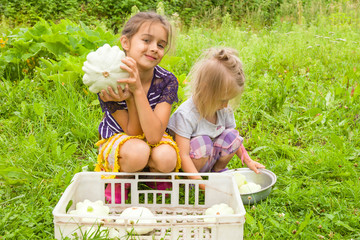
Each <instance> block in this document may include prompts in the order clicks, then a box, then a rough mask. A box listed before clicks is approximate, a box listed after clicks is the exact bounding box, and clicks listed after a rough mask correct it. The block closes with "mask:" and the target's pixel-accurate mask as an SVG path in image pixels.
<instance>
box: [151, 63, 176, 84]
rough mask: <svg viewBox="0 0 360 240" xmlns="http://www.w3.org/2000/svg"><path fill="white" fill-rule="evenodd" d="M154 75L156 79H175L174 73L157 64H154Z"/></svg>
mask: <svg viewBox="0 0 360 240" xmlns="http://www.w3.org/2000/svg"><path fill="white" fill-rule="evenodd" d="M154 75H155V78H157V79H163V80H164V81H177V79H176V77H175V75H174V74H173V73H172V72H170V71H168V70H166V69H165V68H163V67H160V66H159V65H157V66H155V69H154Z"/></svg>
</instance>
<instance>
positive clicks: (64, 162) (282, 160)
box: [0, 13, 360, 239]
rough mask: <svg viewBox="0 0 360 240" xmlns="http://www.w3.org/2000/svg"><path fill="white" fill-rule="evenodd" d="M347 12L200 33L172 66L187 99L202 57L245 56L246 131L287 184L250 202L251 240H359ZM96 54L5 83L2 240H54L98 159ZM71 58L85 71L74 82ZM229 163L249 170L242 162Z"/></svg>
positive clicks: (357, 115)
mask: <svg viewBox="0 0 360 240" xmlns="http://www.w3.org/2000/svg"><path fill="white" fill-rule="evenodd" d="M341 16H342V15H341V14H340V13H339V14H332V15H330V16H320V17H319V19H318V21H316V22H312V23H306V24H304V25H296V24H293V23H291V22H278V23H277V24H275V25H274V26H273V27H272V28H264V29H261V30H256V29H253V28H252V27H251V26H249V25H240V26H237V27H234V26H233V24H231V22H230V23H228V25H224V26H222V27H220V28H219V29H216V30H214V29H207V28H201V27H193V28H191V29H189V30H188V31H187V32H180V33H179V36H178V39H177V46H176V51H175V53H174V54H173V55H174V56H176V57H174V56H172V57H170V58H168V59H167V60H166V61H164V62H163V65H164V66H165V67H166V68H168V69H171V70H172V71H173V72H174V73H175V74H176V75H177V76H178V77H179V79H180V81H181V94H180V97H182V99H184V89H185V84H184V83H182V81H183V80H184V78H185V76H186V74H187V72H188V71H189V69H190V67H191V65H192V64H193V63H194V61H195V60H196V58H197V57H198V56H199V54H200V52H201V51H202V50H203V49H205V48H208V47H211V46H229V47H233V48H236V49H237V50H238V51H239V54H240V56H241V59H242V60H243V62H244V66H245V72H246V76H247V83H246V90H245V92H244V94H243V96H242V99H241V102H240V105H239V106H237V107H236V121H237V126H238V129H239V131H240V133H241V135H242V136H244V137H245V147H246V148H247V149H248V150H249V154H250V155H251V156H252V157H253V158H254V159H258V161H260V162H261V163H263V164H264V165H266V167H267V168H268V169H269V170H271V171H273V172H274V173H275V174H276V175H277V176H278V181H277V183H276V185H275V187H274V189H273V191H272V193H271V194H270V196H269V197H268V199H267V200H266V201H263V202H261V203H259V204H257V205H255V206H245V208H246V211H247V218H246V223H245V234H244V238H245V239H293V238H295V239H360V234H359V233H360V226H359V219H360V205H359V203H360V171H359V167H358V165H359V164H360V137H359V136H360V132H359V129H360V127H359V125H360V121H359V119H360V100H359V96H360V84H359V79H360V47H359V45H360V40H359V39H360V27H359V26H360V25H359V19H357V18H354V19H348V18H346V19H343V18H341V19H339V18H340V17H341ZM335 17H337V18H338V20H337V21H334V19H335ZM10 31H12V33H17V30H15V29H14V30H12V29H6V31H4V32H5V33H6V34H7V36H9V41H8V43H7V44H11V41H12V40H11V37H10V35H11V34H10ZM75 32H77V31H75ZM73 34H76V33H73ZM93 37H94V36H93ZM100 38H101V36H100ZM114 38H115V36H114ZM107 39H108V41H110V40H109V39H110V37H109V36H107ZM7 47H8V46H6V47H4V48H2V49H1V50H0V51H2V52H1V53H5V51H7V50H9V49H7ZM72 51H73V50H72ZM74 51H75V50H74ZM24 54H25V53H24ZM41 54H44V53H41ZM85 54H86V51H83V50H82V52H81V54H80V55H79V57H77V56H76V55H74V56H69V55H66V54H65V55H61V56H60V55H59V56H58V58H57V59H56V61H57V63H58V65H56V63H54V65H53V66H54V72H49V71H50V70H49V66H50V65H48V66H47V67H45V63H43V62H42V61H40V62H39V63H38V65H37V68H35V69H34V72H32V75H26V74H19V72H21V69H18V70H16V71H17V73H16V74H15V73H14V74H12V75H6V74H4V75H3V78H2V79H1V81H0V101H1V105H0V116H1V118H0V144H1V146H2V147H1V149H0V199H1V200H0V238H1V239H52V238H53V216H52V209H53V207H54V206H55V205H56V203H57V201H58V200H59V198H60V196H61V193H62V192H63V191H64V190H65V188H66V187H67V185H68V184H69V182H70V180H71V178H72V176H73V175H74V174H75V173H76V172H79V171H81V168H82V167H84V166H90V167H91V166H92V165H93V163H94V162H95V161H96V148H95V147H94V143H95V142H96V141H97V126H98V123H99V121H100V120H101V117H102V113H101V110H100V107H99V106H98V105H97V103H96V101H95V100H96V97H95V95H93V94H89V93H86V92H85V91H84V89H85V90H86V88H84V86H83V85H82V83H81V75H80V73H79V71H81V70H78V69H79V66H80V67H81V63H82V59H83V57H84V56H85ZM36 56H37V57H38V58H41V57H42V55H36ZM1 58H3V59H4V58H5V55H1ZM3 59H2V60H3ZM24 60H26V58H25V59H24ZM43 60H44V59H43ZM69 61H70V62H73V63H74V64H73V65H74V66H73V68H74V69H75V70H74V69H73V71H75V72H76V71H78V75H76V74H75V76H71V77H69V78H68V80H67V81H65V80H66V79H65V78H64V75H59V74H61V73H63V72H65V71H70V70H69V68H70V67H69V66H67V65H66V62H69ZM11 64H14V65H12V66H20V67H21V66H23V65H21V64H18V65H16V64H15V63H14V62H11ZM9 69H10V70H11V68H9ZM9 69H5V71H7V70H9ZM76 69H77V70H76ZM14 71H15V70H14ZM41 73H44V74H45V75H46V76H50V75H51V76H52V77H51V78H46V77H44V75H41ZM9 76H17V78H10V77H9ZM69 79H70V80H69ZM230 167H232V168H237V167H241V163H240V161H239V159H237V158H234V159H233V161H232V162H231V163H230Z"/></svg>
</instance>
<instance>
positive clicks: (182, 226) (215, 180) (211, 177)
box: [53, 172, 245, 240]
mask: <svg viewBox="0 0 360 240" xmlns="http://www.w3.org/2000/svg"><path fill="white" fill-rule="evenodd" d="M110 175H115V176H116V178H114V179H106V178H103V176H110ZM190 175H201V176H202V177H203V179H204V180H190V179H188V178H187V176H190ZM147 182H170V183H171V185H172V187H171V189H168V190H154V189H151V188H149V187H147V185H145V184H146V183H147ZM115 183H116V184H121V186H122V187H121V191H122V193H121V197H122V201H121V203H115V201H114V186H115V185H114V184H115ZM107 184H111V187H112V202H111V203H110V204H109V203H106V201H105V187H106V185H107ZM125 184H126V187H130V189H129V193H130V194H129V199H128V200H126V201H125V199H124V196H125V191H124V189H125V188H124V187H123V186H125ZM199 184H204V185H205V187H206V189H205V193H203V192H201V190H199ZM85 199H89V200H90V201H97V200H102V201H103V202H104V203H105V205H107V206H109V208H110V216H109V217H106V218H105V223H104V224H103V226H104V227H109V228H111V227H116V226H117V227H119V226H120V227H121V226H122V227H128V226H131V225H130V223H129V222H128V220H127V219H126V218H124V217H120V213H121V212H122V211H123V210H124V209H125V208H128V207H132V206H137V207H147V208H149V209H150V210H151V211H152V212H153V213H154V215H155V217H154V218H155V219H156V224H154V225H152V226H153V227H154V231H152V232H150V233H149V234H146V235H139V236H136V237H135V239H144V240H145V239H149V240H150V239H159V240H160V239H177V240H189V239H207V240H208V239H211V240H214V239H217V240H228V239H236V240H241V239H243V232H244V223H245V209H244V206H243V203H242V200H241V198H240V194H239V192H238V188H237V186H236V183H235V179H234V177H233V176H232V174H216V173H207V174H187V173H169V174H159V173H98V172H82V173H77V174H75V176H74V177H73V179H72V182H71V184H70V185H69V186H68V187H67V189H66V190H65V192H64V194H63V195H62V196H61V198H60V200H59V202H58V203H57V205H56V206H55V208H54V210H53V215H54V226H55V238H56V239H63V238H65V237H69V238H74V234H77V236H80V239H81V235H82V234H83V232H84V229H85V228H86V227H89V226H90V227H91V225H92V224H91V223H84V222H82V220H81V219H82V218H83V217H84V216H80V215H74V214H68V213H69V212H70V211H71V210H74V209H75V205H76V203H78V202H82V201H84V200H85ZM219 203H226V204H228V205H229V206H230V207H232V208H233V209H234V212H235V214H232V215H221V216H218V215H214V216H211V217H213V218H215V219H216V222H215V223H207V222H205V221H204V219H205V218H207V217H210V216H209V215H205V210H206V209H207V208H209V207H211V206H212V205H214V204H219ZM119 218H121V219H124V220H125V223H124V224H116V223H115V220H116V219H119ZM137 226H148V225H146V224H143V225H141V224H139V225H137ZM121 239H127V238H121Z"/></svg>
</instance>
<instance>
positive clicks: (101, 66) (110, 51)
mask: <svg viewBox="0 0 360 240" xmlns="http://www.w3.org/2000/svg"><path fill="white" fill-rule="evenodd" d="M124 58H125V53H124V52H123V51H121V50H120V48H119V47H118V46H114V47H110V45H109V44H105V45H104V46H102V47H100V48H98V49H97V50H96V51H95V52H91V53H89V54H88V55H87V56H86V61H85V62H84V65H83V67H82V70H83V71H84V72H85V74H84V76H83V83H84V84H85V85H87V86H89V90H90V91H91V92H93V93H98V92H100V91H101V90H102V89H104V90H106V91H107V92H108V90H107V88H108V87H109V86H110V87H111V88H112V89H113V90H114V92H115V93H118V90H117V85H119V84H120V83H118V82H117V80H119V79H123V78H128V77H129V73H128V72H127V71H124V70H122V69H121V68H120V66H121V65H124V64H123V63H122V62H121V60H122V59H124ZM120 85H121V87H122V88H124V87H125V84H123V83H122V84H120Z"/></svg>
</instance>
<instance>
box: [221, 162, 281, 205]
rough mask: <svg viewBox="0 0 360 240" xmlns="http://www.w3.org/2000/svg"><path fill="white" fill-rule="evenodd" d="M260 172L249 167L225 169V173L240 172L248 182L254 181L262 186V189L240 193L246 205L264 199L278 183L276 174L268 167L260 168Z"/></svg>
mask: <svg viewBox="0 0 360 240" xmlns="http://www.w3.org/2000/svg"><path fill="white" fill-rule="evenodd" d="M259 171H260V173H258V174H257V173H255V172H254V171H252V170H250V169H249V168H236V169H230V170H228V171H225V172H224V173H234V172H239V173H241V174H242V175H244V176H245V177H246V180H247V181H248V182H253V183H256V184H259V185H260V186H261V190H260V191H257V192H253V193H248V194H240V196H241V199H242V201H243V204H244V205H246V204H247V205H249V204H254V203H257V202H259V201H262V200H264V199H265V198H267V196H269V194H270V192H271V189H272V187H273V186H274V184H275V183H276V179H277V177H276V175H275V174H274V173H273V172H271V171H270V170H267V169H259Z"/></svg>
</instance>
